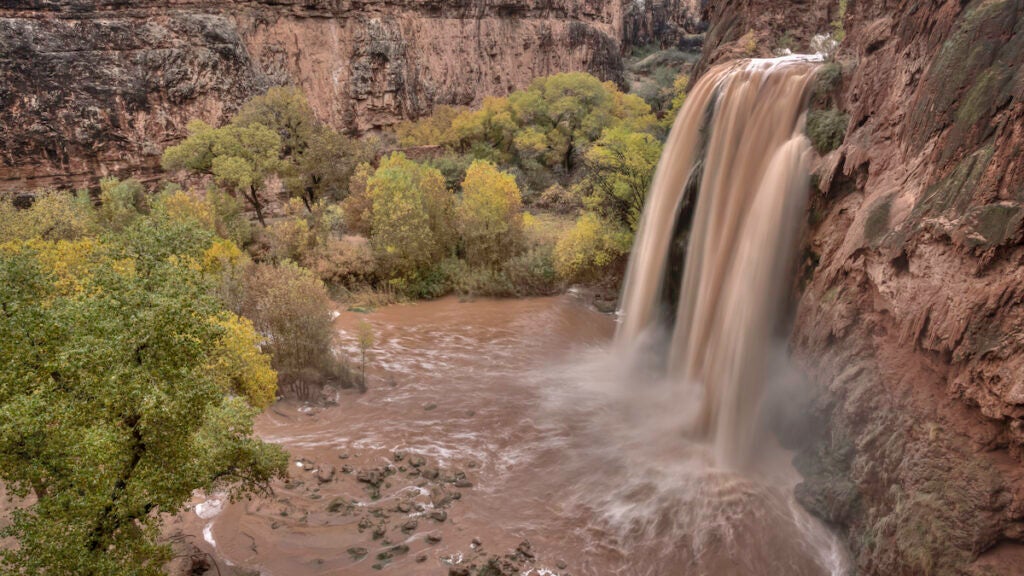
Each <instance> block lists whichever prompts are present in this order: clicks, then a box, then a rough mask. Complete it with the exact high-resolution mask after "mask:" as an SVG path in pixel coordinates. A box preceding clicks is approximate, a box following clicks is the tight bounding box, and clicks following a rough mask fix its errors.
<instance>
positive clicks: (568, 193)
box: [533, 184, 583, 214]
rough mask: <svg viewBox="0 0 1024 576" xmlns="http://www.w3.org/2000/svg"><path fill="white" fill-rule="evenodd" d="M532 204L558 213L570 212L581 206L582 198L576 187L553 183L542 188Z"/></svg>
mask: <svg viewBox="0 0 1024 576" xmlns="http://www.w3.org/2000/svg"><path fill="white" fill-rule="evenodd" d="M533 205H534V206H536V207H538V208H543V209H545V210H551V211H552V212H558V213H559V214H572V213H574V212H576V211H578V210H579V209H580V208H582V207H583V199H582V198H581V197H580V195H579V190H578V189H577V188H575V187H569V188H566V187H564V186H562V185H561V184H554V185H552V186H549V187H548V188H547V189H546V190H544V192H542V193H541V195H540V198H538V199H537V201H536V202H534V203H533Z"/></svg>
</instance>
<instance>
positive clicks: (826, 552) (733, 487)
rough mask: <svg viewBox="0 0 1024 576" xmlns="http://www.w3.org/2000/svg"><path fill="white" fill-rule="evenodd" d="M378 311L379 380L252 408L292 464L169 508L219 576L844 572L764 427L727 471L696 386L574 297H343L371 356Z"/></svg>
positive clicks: (343, 328)
mask: <svg viewBox="0 0 1024 576" xmlns="http://www.w3.org/2000/svg"><path fill="white" fill-rule="evenodd" d="M364 321H365V322H368V323H369V324H370V325H371V326H372V328H373V331H374V333H375V336H376V343H375V345H374V346H373V348H372V349H371V351H370V353H369V356H368V362H367V373H368V379H369V390H368V391H367V392H366V393H365V394H359V393H357V392H355V391H342V392H340V393H339V394H338V395H337V397H336V399H334V400H336V402H337V404H336V405H327V406H324V405H322V404H321V403H318V402H311V403H305V402H297V401H281V402H278V403H277V404H275V405H274V406H273V407H272V408H271V409H270V410H268V411H267V412H266V413H265V414H264V415H262V416H261V417H260V418H259V419H258V421H257V424H256V431H257V433H258V434H259V435H260V436H261V437H262V438H264V439H265V440H268V441H271V442H276V443H279V444H281V445H282V446H284V447H285V448H286V449H287V450H288V451H289V452H290V454H291V455H292V467H291V477H290V479H289V480H288V481H287V482H284V481H282V482H277V483H275V486H274V488H275V494H274V495H273V496H272V497H269V498H254V499H251V500H246V501H241V502H236V503H229V502H226V501H224V500H225V499H224V498H222V497H220V496H218V495H209V496H207V497H203V498H200V499H197V500H196V502H195V503H194V504H195V506H194V507H192V509H191V510H189V511H187V512H185V513H183V514H181V515H179V516H178V517H177V518H175V519H174V520H172V522H171V526H170V529H171V530H172V531H180V532H181V533H182V534H183V535H184V537H185V538H187V539H188V540H191V541H192V542H194V543H195V545H196V546H197V547H198V548H199V549H201V550H203V551H205V552H207V553H209V554H210V555H211V557H212V558H213V559H214V560H215V562H216V565H217V566H216V567H215V568H216V569H217V570H219V571H220V572H221V573H222V574H226V573H241V574H245V573H249V574H255V573H258V574H262V575H266V576H271V575H274V576H293V575H294V576H304V575H322V574H352V575H361V574H379V573H391V574H403V575H406V574H411V575H419V574H423V575H427V574H431V575H433V574H439V575H444V574H449V572H450V571H451V572H452V573H459V571H460V570H465V571H467V573H473V574H475V573H476V572H471V571H470V568H471V567H472V566H475V567H476V568H474V570H475V569H478V568H479V567H480V566H483V565H485V564H487V563H488V562H490V563H492V564H493V565H494V566H495V567H496V568H500V569H502V570H507V571H508V573H519V574H560V575H568V574H573V575H576V576H580V575H613V574H622V575H644V574H650V575H675V574H678V575H695V576H696V575H701V574H709V575H712V574H714V575H720V574H751V575H761V574H763V575H766V576H767V575H773V576H774V575H778V574H788V575H808V576H811V575H821V574H841V573H843V570H844V569H843V558H842V557H843V554H842V550H841V549H840V547H839V545H838V544H837V543H836V541H835V539H834V538H833V537H832V536H831V534H829V533H828V532H827V531H826V530H825V529H824V528H822V527H821V526H819V525H818V524H817V522H815V521H814V520H813V519H811V518H810V517H809V516H808V515H807V514H806V513H804V512H803V511H802V510H800V509H799V508H798V507H797V506H796V505H795V503H793V501H792V497H791V492H792V487H793V486H794V485H795V483H796V482H797V481H798V480H799V478H798V477H797V476H796V475H795V473H794V472H793V471H792V469H791V468H790V467H789V466H788V461H787V460H786V457H785V453H784V452H782V451H781V450H778V449H776V448H774V447H773V446H772V445H771V443H767V444H766V448H765V450H764V451H762V458H761V460H763V462H760V463H759V464H758V465H757V466H755V467H753V468H752V469H751V470H748V471H745V472H744V473H742V474H740V473H737V472H732V471H728V470H719V469H716V468H715V466H714V465H713V458H712V457H711V456H710V452H709V450H708V448H707V447H705V446H703V445H702V444H701V443H700V442H695V441H692V440H689V439H687V436H686V434H685V431H684V428H685V427H684V426H682V425H681V422H683V421H685V419H686V414H687V408H686V406H685V399H686V397H685V394H684V395H680V394H679V393H678V392H671V393H669V392H666V387H665V386H664V385H663V384H664V383H659V382H656V381H654V379H653V378H651V377H649V376H648V375H647V372H646V371H645V370H644V369H643V362H642V361H638V360H637V359H636V358H635V357H634V355H632V354H627V353H624V352H623V351H621V350H616V349H615V348H614V347H613V345H612V342H611V340H612V336H613V334H614V329H615V322H614V319H613V317H611V316H609V315H606V314H601V313H599V312H597V311H595V310H593V309H591V308H589V307H587V306H586V305H585V304H584V303H583V302H582V301H580V300H579V299H577V298H574V297H572V296H570V295H566V296H560V297H552V298H533V299H518V300H475V301H470V302H463V301H460V300H459V299H457V298H445V299H441V300H437V301H432V302H425V303H417V304H408V305H395V306H389V307H385V308H382V309H380V310H377V311H374V312H371V313H366V314H364V313H359V312H352V311H347V310H341V309H339V315H338V318H337V319H336V328H337V330H338V346H339V348H340V351H341V352H342V353H344V354H345V355H346V356H347V357H349V358H351V359H352V361H353V362H354V366H356V367H357V368H358V359H359V357H360V353H359V346H358V332H359V325H360V323H361V322H364ZM329 400H330V399H329ZM212 573H216V572H212ZM499 573H500V572H499Z"/></svg>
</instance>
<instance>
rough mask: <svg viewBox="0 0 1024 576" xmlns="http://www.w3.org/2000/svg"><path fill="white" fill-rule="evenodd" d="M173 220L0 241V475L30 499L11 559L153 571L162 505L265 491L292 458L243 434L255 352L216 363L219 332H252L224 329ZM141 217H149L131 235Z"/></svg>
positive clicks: (17, 564)
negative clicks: (109, 233) (99, 234)
mask: <svg viewBox="0 0 1024 576" xmlns="http://www.w3.org/2000/svg"><path fill="white" fill-rule="evenodd" d="M144 221H146V222H150V225H149V226H143V224H142V222H144ZM177 226H179V224H173V223H171V222H170V221H168V220H163V219H156V220H154V218H153V217H145V216H144V217H140V218H137V219H136V221H135V222H133V223H132V224H130V225H129V226H128V227H126V229H125V233H128V234H129V236H131V237H130V238H128V239H127V240H126V241H125V242H124V243H123V246H122V245H111V246H108V245H106V244H105V243H103V242H97V241H94V240H87V239H86V240H78V241H75V242H73V243H69V242H68V241H63V240H62V241H49V240H43V239H30V240H24V241H20V242H9V243H7V244H5V245H3V247H0V311H2V312H0V365H2V366H4V370H2V371H0V479H2V480H3V481H4V482H5V483H6V484H7V486H8V487H9V488H10V489H11V490H12V491H13V492H14V493H15V494H16V495H19V496H27V495H29V494H32V495H33V496H34V497H35V499H36V500H35V503H34V504H32V505H30V506H27V507H24V508H20V509H17V510H15V511H14V512H13V513H12V518H11V519H12V523H11V524H10V525H9V526H8V527H7V528H6V529H5V530H3V532H2V533H0V536H2V537H13V538H14V539H16V541H17V546H15V547H13V548H8V549H6V550H4V551H2V552H0V569H2V571H5V573H13V574H79V575H103V576H108V575H122V574H123V575H126V576H127V575H149V574H152V575H156V574H160V573H161V568H162V565H163V563H164V562H165V561H166V560H167V559H168V557H169V552H170V550H169V547H168V546H166V545H163V544H160V543H158V538H159V531H160V518H161V516H160V515H161V514H163V513H172V514H173V513H175V512H177V511H178V510H179V509H180V508H181V506H182V505H184V504H185V503H186V502H187V501H188V500H189V499H190V498H191V496H192V494H193V492H194V491H195V490H197V489H202V490H208V491H210V490H215V489H220V488H231V490H232V493H233V494H236V495H239V494H242V493H247V492H253V491H255V492H261V491H265V490H267V489H268V483H269V481H270V480H271V478H273V477H275V476H278V475H283V474H285V473H286V467H287V459H286V455H285V454H284V453H283V452H282V451H281V450H280V449H279V448H277V447H275V446H271V445H267V444H264V443H262V442H261V441H259V440H258V439H256V438H255V437H253V435H252V422H253V419H254V417H255V415H256V414H257V413H258V411H259V410H258V408H257V406H263V405H265V404H266V389H267V385H268V382H267V379H266V373H265V370H264V371H263V372H262V373H261V368H260V366H261V364H262V366H263V367H264V368H265V359H263V358H262V357H261V356H259V355H256V354H251V353H248V352H246V353H243V354H241V355H238V356H233V357H231V361H230V363H229V367H230V368H231V369H230V370H226V369H218V367H217V363H218V362H219V361H220V360H221V359H222V358H223V356H222V355H221V354H222V352H223V350H224V346H225V345H226V344H227V343H228V342H231V341H232V340H234V339H235V338H237V337H239V336H241V338H242V340H243V341H244V342H245V341H247V342H249V343H251V342H253V341H254V339H255V338H257V336H256V334H255V333H254V332H253V331H252V330H251V327H247V326H245V325H241V326H238V325H235V326H230V328H231V329H230V330H229V329H228V327H226V326H225V325H224V322H225V321H227V318H228V317H225V316H223V309H222V307H221V305H220V304H219V302H217V300H216V299H214V298H213V297H211V296H210V292H209V286H208V284H207V283H206V281H205V280H204V277H203V275H202V274H201V272H200V271H198V270H196V269H195V268H194V267H192V266H189V265H188V264H187V263H188V255H187V253H185V252H178V251H176V250H175V244H174V243H172V244H171V245H170V246H168V245H166V244H164V245H161V244H160V243H161V241H167V240H169V239H172V238H175V237H178V236H181V233H180V231H177V232H176V231H174V230H176V229H177V228H176V227H177ZM162 228H171V229H172V230H171V231H168V230H162V231H161V229H162ZM142 230H145V231H146V232H149V233H154V232H158V233H156V234H154V238H152V239H150V240H149V241H148V242H142V241H141V240H140V238H139V237H138V236H132V235H131V232H132V231H135V233H136V234H140V233H141V231H142ZM186 236H187V235H186ZM120 242H121V241H120V240H117V243H120ZM158 245H161V249H162V251H163V252H162V254H159V255H157V254H149V256H150V258H148V259H142V258H134V257H133V256H132V254H133V250H135V249H139V248H143V247H146V246H148V247H150V248H152V247H154V246H158ZM177 245H178V246H186V247H187V246H188V245H189V243H187V242H186V243H179V244H177ZM189 251H190V250H186V252H189ZM229 348H231V349H233V350H236V351H242V348H244V345H242V346H237V345H235V346H229ZM250 352H251V351H250Z"/></svg>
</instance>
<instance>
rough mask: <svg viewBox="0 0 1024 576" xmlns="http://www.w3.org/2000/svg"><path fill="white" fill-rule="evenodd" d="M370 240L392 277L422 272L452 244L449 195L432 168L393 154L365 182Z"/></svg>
mask: <svg viewBox="0 0 1024 576" xmlns="http://www.w3.org/2000/svg"><path fill="white" fill-rule="evenodd" d="M367 190H368V193H369V196H370V198H371V200H372V203H373V204H372V206H373V207H372V221H371V228H372V230H371V234H370V243H371V245H372V246H373V249H374V252H375V253H376V254H377V255H378V257H379V258H380V259H381V261H382V263H383V264H384V266H385V267H386V268H387V271H388V272H389V273H390V274H391V277H392V278H401V277H406V276H409V275H411V274H415V273H417V272H420V271H423V270H425V269H426V268H428V267H429V266H430V265H431V264H433V263H436V262H438V261H440V260H441V259H442V258H444V257H445V256H447V255H449V254H450V253H451V251H452V249H453V247H454V244H455V237H456V231H455V229H454V226H453V225H452V222H453V218H452V210H453V201H452V195H451V193H450V192H449V191H448V189H447V188H446V187H445V181H444V176H443V175H442V174H441V172H440V171H438V170H437V169H436V168H431V167H429V166H424V165H422V164H418V163H416V162H413V161H412V160H409V159H408V158H406V157H405V155H404V154H401V153H395V154H392V155H391V156H389V157H387V158H385V159H384V160H382V161H381V164H380V167H378V168H377V171H376V172H374V174H373V176H372V177H371V178H370V179H369V180H368V181H367Z"/></svg>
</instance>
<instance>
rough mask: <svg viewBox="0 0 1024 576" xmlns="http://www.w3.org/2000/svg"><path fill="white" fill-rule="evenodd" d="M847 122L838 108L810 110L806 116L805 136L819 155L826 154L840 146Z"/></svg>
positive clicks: (848, 118) (847, 119) (846, 118)
mask: <svg viewBox="0 0 1024 576" xmlns="http://www.w3.org/2000/svg"><path fill="white" fill-rule="evenodd" d="M849 121H850V117H849V116H848V115H846V114H843V113H842V112H840V111H839V109H838V108H830V109H828V110H812V111H811V112H810V113H808V114H807V136H808V137H809V138H810V139H811V143H812V144H814V148H815V149H816V150H817V151H818V153H819V154H828V153H829V152H831V151H833V150H835V149H836V148H839V146H841V145H842V143H843V139H844V138H845V137H846V126H847V124H849Z"/></svg>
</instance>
